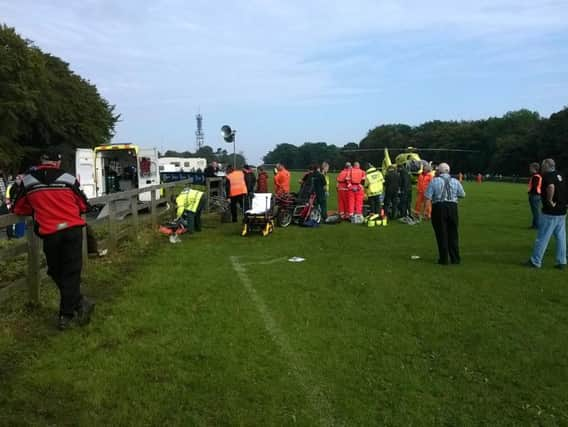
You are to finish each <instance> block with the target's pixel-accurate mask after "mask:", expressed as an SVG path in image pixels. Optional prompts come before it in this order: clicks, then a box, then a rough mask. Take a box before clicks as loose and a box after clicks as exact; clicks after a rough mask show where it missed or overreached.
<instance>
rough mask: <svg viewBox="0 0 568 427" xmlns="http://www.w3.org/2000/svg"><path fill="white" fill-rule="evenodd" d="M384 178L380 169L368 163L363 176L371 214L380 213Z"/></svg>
mask: <svg viewBox="0 0 568 427" xmlns="http://www.w3.org/2000/svg"><path fill="white" fill-rule="evenodd" d="M384 182H385V178H384V177H383V174H382V172H381V171H380V170H378V169H377V168H375V167H374V166H373V165H371V164H369V167H368V169H367V172H366V178H365V195H366V196H367V201H368V202H369V205H370V208H371V214H380V212H381V210H382V198H383V191H384Z"/></svg>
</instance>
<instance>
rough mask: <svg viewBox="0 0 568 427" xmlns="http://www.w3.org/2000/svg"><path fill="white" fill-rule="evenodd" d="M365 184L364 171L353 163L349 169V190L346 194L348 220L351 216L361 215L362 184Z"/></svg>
mask: <svg viewBox="0 0 568 427" xmlns="http://www.w3.org/2000/svg"><path fill="white" fill-rule="evenodd" d="M364 183H365V171H364V170H363V169H361V166H360V165H359V162H354V163H353V169H351V180H350V184H351V186H350V188H349V190H350V191H348V192H347V194H348V203H349V218H351V217H353V215H363V199H364V196H365V192H364V191H363V184H364Z"/></svg>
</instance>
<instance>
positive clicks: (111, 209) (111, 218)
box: [108, 200, 117, 249]
mask: <svg viewBox="0 0 568 427" xmlns="http://www.w3.org/2000/svg"><path fill="white" fill-rule="evenodd" d="M115 211H116V206H115V205H114V200H109V201H108V233H109V236H108V246H109V249H116V243H117V240H116V212H115Z"/></svg>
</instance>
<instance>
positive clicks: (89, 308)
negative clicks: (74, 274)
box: [77, 297, 95, 326]
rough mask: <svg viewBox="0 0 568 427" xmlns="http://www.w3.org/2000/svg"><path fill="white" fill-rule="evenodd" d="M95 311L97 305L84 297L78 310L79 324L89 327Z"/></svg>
mask: <svg viewBox="0 0 568 427" xmlns="http://www.w3.org/2000/svg"><path fill="white" fill-rule="evenodd" d="M94 310H95V303H94V302H93V301H89V300H88V299H87V298H85V297H83V298H82V299H81V304H80V305H79V308H78V309H77V322H78V323H79V325H81V326H85V325H87V324H88V323H89V322H90V321H91V314H93V311H94Z"/></svg>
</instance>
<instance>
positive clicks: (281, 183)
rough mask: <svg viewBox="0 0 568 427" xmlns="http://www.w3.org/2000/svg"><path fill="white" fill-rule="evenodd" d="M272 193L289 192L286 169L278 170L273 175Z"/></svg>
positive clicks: (288, 175)
mask: <svg viewBox="0 0 568 427" xmlns="http://www.w3.org/2000/svg"><path fill="white" fill-rule="evenodd" d="M274 192H275V193H276V194H282V193H289V192H290V172H288V170H287V169H282V170H279V171H278V172H277V173H276V175H274Z"/></svg>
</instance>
